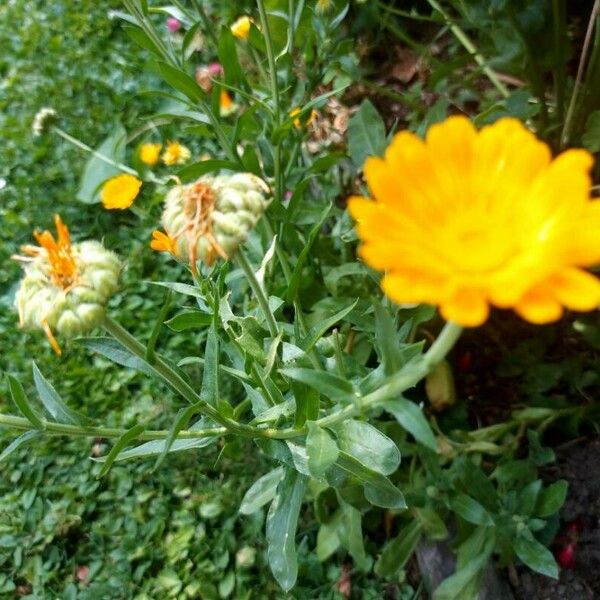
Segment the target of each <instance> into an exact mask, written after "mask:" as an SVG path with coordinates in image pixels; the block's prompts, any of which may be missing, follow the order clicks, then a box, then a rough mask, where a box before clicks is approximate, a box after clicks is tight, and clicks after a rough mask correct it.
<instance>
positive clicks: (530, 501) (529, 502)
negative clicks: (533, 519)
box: [517, 479, 542, 516]
mask: <svg viewBox="0 0 600 600" xmlns="http://www.w3.org/2000/svg"><path fill="white" fill-rule="evenodd" d="M541 489H542V481H541V479H536V480H535V481H532V482H531V483H529V484H528V485H526V486H525V487H524V488H523V489H522V490H521V492H520V493H519V496H518V499H517V512H518V513H519V514H520V515H526V516H531V513H532V512H533V509H534V508H535V505H536V502H537V499H538V496H539V493H540V490H541Z"/></svg>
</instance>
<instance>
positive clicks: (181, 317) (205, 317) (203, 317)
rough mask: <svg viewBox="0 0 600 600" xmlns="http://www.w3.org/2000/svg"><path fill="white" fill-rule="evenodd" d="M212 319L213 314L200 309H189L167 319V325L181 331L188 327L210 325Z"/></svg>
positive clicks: (194, 327)
mask: <svg viewBox="0 0 600 600" xmlns="http://www.w3.org/2000/svg"><path fill="white" fill-rule="evenodd" d="M212 319H213V316H212V315H210V314H207V313H203V312H200V311H199V310H188V311H185V312H182V313H179V314H178V315H175V316H174V317H173V318H172V319H169V320H168V321H165V325H166V326H167V327H168V328H169V329H172V330H173V331H177V332H180V331H185V330H186V329H197V328H200V327H206V326H207V325H210V323H211V322H212Z"/></svg>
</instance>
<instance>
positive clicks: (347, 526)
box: [338, 502, 371, 571]
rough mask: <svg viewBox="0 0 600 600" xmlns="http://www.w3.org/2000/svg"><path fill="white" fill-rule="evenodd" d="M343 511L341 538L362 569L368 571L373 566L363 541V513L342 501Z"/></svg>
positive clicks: (340, 525)
mask: <svg viewBox="0 0 600 600" xmlns="http://www.w3.org/2000/svg"><path fill="white" fill-rule="evenodd" d="M341 512H342V518H341V520H340V522H339V526H338V536H339V540H340V542H341V544H342V545H343V546H345V547H346V548H347V549H348V552H349V553H350V556H352V558H353V559H354V562H355V563H356V566H357V567H358V568H359V569H360V570H361V571H367V570H368V569H369V567H370V566H371V560H370V558H369V557H367V554H366V552H365V545H364V542H363V534H362V514H361V512H360V511H359V510H358V509H356V508H354V507H353V506H351V505H350V504H347V503H346V502H343V503H342V506H341Z"/></svg>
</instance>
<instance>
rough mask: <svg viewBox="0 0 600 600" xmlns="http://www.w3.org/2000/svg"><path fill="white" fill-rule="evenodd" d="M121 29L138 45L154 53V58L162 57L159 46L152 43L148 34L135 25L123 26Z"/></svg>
mask: <svg viewBox="0 0 600 600" xmlns="http://www.w3.org/2000/svg"><path fill="white" fill-rule="evenodd" d="M123 29H124V30H125V31H126V33H127V35H128V36H129V37H130V38H131V39H132V40H133V41H134V42H135V43H136V44H137V45H138V46H140V47H142V48H144V50H148V52H151V53H152V54H154V56H155V57H156V58H161V59H162V58H163V55H162V53H161V51H160V48H159V47H158V46H157V45H156V44H155V43H154V41H153V40H152V39H151V38H150V37H149V36H148V34H147V33H146V32H145V31H144V30H143V29H141V28H140V27H138V26H137V23H136V24H135V26H128V25H126V26H124V27H123Z"/></svg>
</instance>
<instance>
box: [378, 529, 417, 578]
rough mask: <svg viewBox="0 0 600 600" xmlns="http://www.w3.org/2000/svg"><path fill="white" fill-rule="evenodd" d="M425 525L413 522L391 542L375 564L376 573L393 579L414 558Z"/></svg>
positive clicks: (384, 548)
mask: <svg viewBox="0 0 600 600" xmlns="http://www.w3.org/2000/svg"><path fill="white" fill-rule="evenodd" d="M422 531H423V525H422V524H421V523H420V522H419V521H418V520H416V519H415V520H413V521H411V522H410V523H409V524H408V525H407V526H406V527H404V528H402V530H401V531H400V533H399V534H398V535H397V536H396V537H395V538H394V539H393V540H391V541H389V542H388V543H387V544H386V545H385V546H384V547H383V550H382V552H381V556H380V557H379V559H378V560H377V562H376V563H375V573H376V574H377V575H379V576H380V577H388V578H389V577H393V576H394V575H395V574H396V573H398V571H400V569H403V568H404V565H406V563H407V562H408V561H409V559H410V557H411V556H412V554H413V552H414V550H415V548H416V546H417V544H418V543H419V540H420V539H421V533H422Z"/></svg>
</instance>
